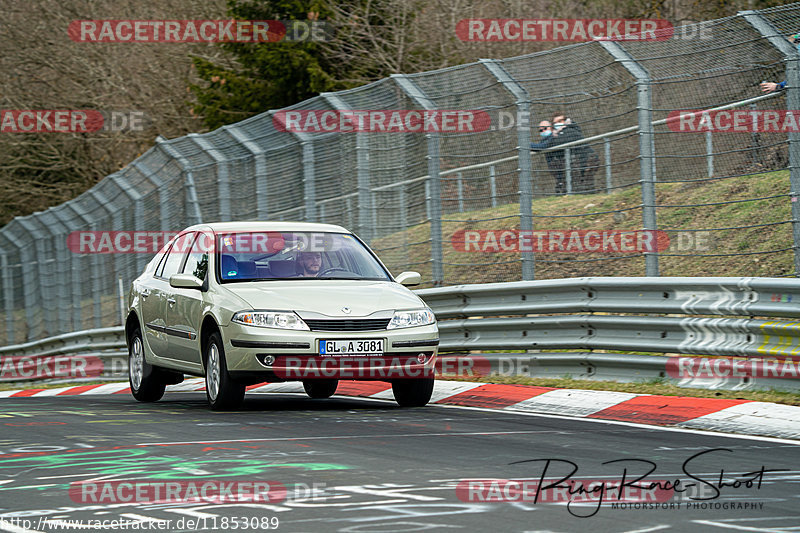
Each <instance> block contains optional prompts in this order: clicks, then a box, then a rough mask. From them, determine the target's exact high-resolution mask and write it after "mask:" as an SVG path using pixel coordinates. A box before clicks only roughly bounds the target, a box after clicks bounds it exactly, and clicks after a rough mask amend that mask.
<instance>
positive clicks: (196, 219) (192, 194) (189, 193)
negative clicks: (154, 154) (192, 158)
mask: <svg viewBox="0 0 800 533" xmlns="http://www.w3.org/2000/svg"><path fill="white" fill-rule="evenodd" d="M156 146H158V147H159V148H161V150H163V151H164V153H165V154H167V155H168V156H170V157H171V158H173V159H175V161H177V162H178V164H179V165H180V166H181V169H183V189H184V195H185V196H184V202H185V205H186V208H185V213H186V219H187V222H188V223H189V225H190V226H193V225H195V224H201V223H202V222H203V215H202V212H201V211H200V202H199V201H198V200H197V189H196V188H195V185H194V175H193V174H192V166H191V165H190V164H189V161H188V160H187V159H186V158H185V157H183V155H181V153H180V152H178V150H176V149H175V148H174V147H173V146H171V145H170V144H169V142H168V141H167V140H166V139H164V138H163V137H160V136H159V137H156ZM180 229H183V228H180ZM175 231H179V229H175Z"/></svg>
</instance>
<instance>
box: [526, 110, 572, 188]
mask: <svg viewBox="0 0 800 533" xmlns="http://www.w3.org/2000/svg"><path fill="white" fill-rule="evenodd" d="M539 137H541V138H542V141H541V142H538V143H531V150H547V149H548V148H552V147H554V146H555V145H556V144H558V136H557V135H555V134H554V133H553V126H552V125H551V124H550V122H549V121H547V120H543V121H541V122H540V123H539ZM544 159H545V161H547V168H548V169H550V174H552V175H553V178H554V179H555V180H556V194H564V193H565V192H566V190H567V188H566V178H565V175H564V152H562V151H561V150H555V151H553V152H545V154H544Z"/></svg>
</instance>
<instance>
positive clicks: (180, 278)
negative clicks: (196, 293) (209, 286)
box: [169, 274, 203, 289]
mask: <svg viewBox="0 0 800 533" xmlns="http://www.w3.org/2000/svg"><path fill="white" fill-rule="evenodd" d="M169 286H170V287H175V288H176V289H201V288H202V287H203V282H202V281H201V280H199V279H197V278H196V277H194V276H193V275H192V274H173V275H171V276H170V277H169Z"/></svg>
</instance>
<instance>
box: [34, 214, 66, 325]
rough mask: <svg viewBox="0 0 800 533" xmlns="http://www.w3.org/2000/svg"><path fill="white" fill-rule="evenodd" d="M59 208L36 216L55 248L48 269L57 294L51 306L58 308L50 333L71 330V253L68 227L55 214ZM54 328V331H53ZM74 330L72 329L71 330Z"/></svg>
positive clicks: (54, 291)
mask: <svg viewBox="0 0 800 533" xmlns="http://www.w3.org/2000/svg"><path fill="white" fill-rule="evenodd" d="M58 211H59V208H57V207H56V208H52V209H48V210H47V211H45V212H44V213H42V214H40V215H39V216H38V217H37V221H38V222H39V225H40V226H41V227H42V228H43V229H44V230H45V231H46V232H47V234H48V235H47V236H46V238H47V237H49V238H52V243H53V248H54V249H55V258H54V259H55V265H54V267H53V268H52V269H49V270H50V276H51V278H50V279H52V280H55V284H56V287H55V288H54V289H53V293H55V294H56V295H57V296H56V297H55V298H54V299H53V300H52V302H53V303H52V308H53V309H54V310H55V309H57V310H58V313H57V315H58V321H57V322H55V321H54V328H51V331H50V333H51V335H52V334H54V333H55V334H59V333H67V332H69V331H71V329H70V327H71V321H70V313H69V291H70V286H69V285H70V283H69V273H70V271H71V270H72V268H71V267H72V254H70V253H69V250H68V249H67V242H66V236H67V234H68V233H69V229H68V228H67V227H66V225H65V224H64V223H63V222H62V220H61V219H60V218H59V217H58V216H57V213H58ZM53 329H55V332H54V331H53ZM73 331H74V330H73Z"/></svg>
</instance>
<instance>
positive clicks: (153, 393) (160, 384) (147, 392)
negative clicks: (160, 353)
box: [128, 327, 167, 402]
mask: <svg viewBox="0 0 800 533" xmlns="http://www.w3.org/2000/svg"><path fill="white" fill-rule="evenodd" d="M128 382H129V383H130V385H131V394H133V397H134V398H136V399H137V400H139V401H140V402H156V401H158V400H160V399H161V397H162V396H164V389H165V388H166V386H167V382H166V380H165V379H163V376H162V374H161V372H160V370H159V369H158V368H157V367H154V366H153V365H150V364H148V363H147V362H146V361H145V360H144V345H143V344H142V332H141V330H139V328H138V327H137V328H136V329H135V330H133V332H132V333H131V336H130V341H129V342H128Z"/></svg>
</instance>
